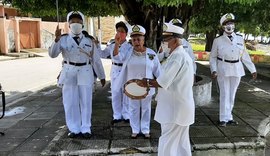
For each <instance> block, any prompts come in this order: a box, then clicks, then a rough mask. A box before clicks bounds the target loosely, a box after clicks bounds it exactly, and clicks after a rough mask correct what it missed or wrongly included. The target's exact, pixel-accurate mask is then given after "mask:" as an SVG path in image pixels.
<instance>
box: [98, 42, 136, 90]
mask: <svg viewBox="0 0 270 156" xmlns="http://www.w3.org/2000/svg"><path fill="white" fill-rule="evenodd" d="M114 46H115V43H112V44H110V45H108V46H107V47H106V48H105V49H104V50H101V48H98V51H99V55H100V57H101V58H111V60H112V68H111V73H110V76H111V79H113V78H116V77H118V76H119V74H120V72H121V70H122V66H119V65H114V63H117V64H123V62H124V61H123V60H120V59H119V58H116V57H113V50H114ZM131 48H132V45H131V44H130V43H128V42H127V41H125V42H124V43H122V44H121V45H120V48H119V53H120V54H121V55H123V59H124V58H125V55H126V54H127V52H128V51H129V50H130V49H131ZM116 87H117V86H116Z"/></svg>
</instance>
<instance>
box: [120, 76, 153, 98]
mask: <svg viewBox="0 0 270 156" xmlns="http://www.w3.org/2000/svg"><path fill="white" fill-rule="evenodd" d="M149 90H150V88H149V86H148V84H147V79H145V78H144V79H142V80H140V79H131V80H129V81H127V82H126V83H125V84H124V93H125V94H126V95H127V96H128V97H130V98H131V99H136V100H140V99H144V98H145V97H146V96H147V95H148V92H149Z"/></svg>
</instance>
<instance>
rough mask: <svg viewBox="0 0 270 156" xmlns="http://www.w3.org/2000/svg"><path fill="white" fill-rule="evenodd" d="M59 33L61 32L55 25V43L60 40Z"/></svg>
mask: <svg viewBox="0 0 270 156" xmlns="http://www.w3.org/2000/svg"><path fill="white" fill-rule="evenodd" d="M61 31H62V29H59V25H57V27H56V30H55V34H54V35H55V40H54V41H55V42H58V41H59V40H60V38H61Z"/></svg>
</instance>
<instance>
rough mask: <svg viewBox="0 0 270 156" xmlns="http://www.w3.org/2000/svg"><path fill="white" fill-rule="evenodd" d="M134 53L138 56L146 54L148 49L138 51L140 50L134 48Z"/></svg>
mask: <svg viewBox="0 0 270 156" xmlns="http://www.w3.org/2000/svg"><path fill="white" fill-rule="evenodd" d="M133 54H134V55H136V56H145V54H146V51H143V52H138V51H136V50H134V49H133Z"/></svg>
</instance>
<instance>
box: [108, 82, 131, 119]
mask: <svg viewBox="0 0 270 156" xmlns="http://www.w3.org/2000/svg"><path fill="white" fill-rule="evenodd" d="M113 81H114V80H112V82H111V83H113ZM128 107H129V106H128V100H127V96H126V95H125V93H124V92H123V91H122V90H121V91H113V89H112V110H113V119H122V118H123V119H129V111H128Z"/></svg>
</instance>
